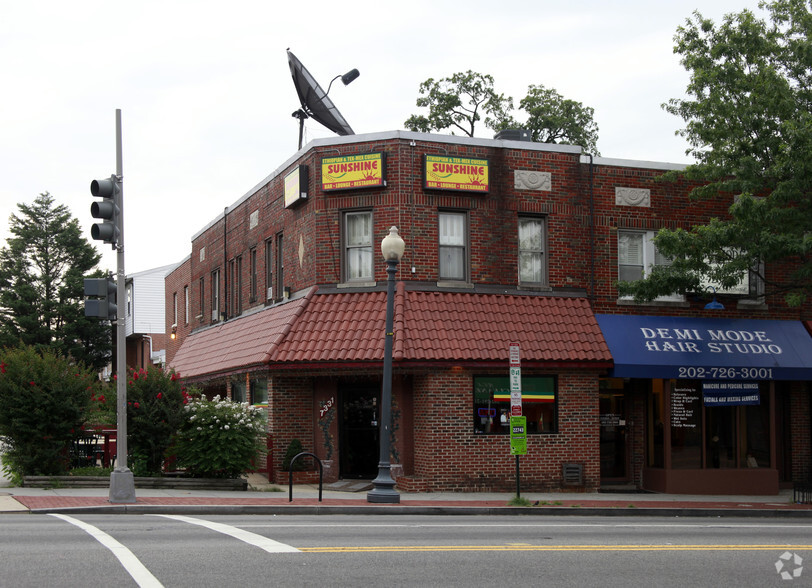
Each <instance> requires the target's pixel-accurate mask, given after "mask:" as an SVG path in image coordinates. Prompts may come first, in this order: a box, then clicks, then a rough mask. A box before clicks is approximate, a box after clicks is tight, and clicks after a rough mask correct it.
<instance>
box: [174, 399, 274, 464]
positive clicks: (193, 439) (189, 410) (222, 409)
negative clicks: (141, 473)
mask: <svg viewBox="0 0 812 588" xmlns="http://www.w3.org/2000/svg"><path fill="white" fill-rule="evenodd" d="M185 415H186V418H185V420H184V421H183V423H182V424H181V427H180V432H179V433H178V436H177V439H176V443H175V446H174V450H175V455H176V457H177V458H178V465H180V466H181V467H185V468H186V469H187V470H188V471H189V472H190V473H191V474H192V475H193V476H195V477H201V478H235V477H237V476H239V475H241V474H243V473H245V472H247V471H248V470H250V469H251V467H252V463H253V460H254V458H255V457H256V455H257V453H258V452H259V451H261V450H262V444H261V442H260V436H261V434H262V433H263V431H264V429H265V426H264V419H263V415H262V411H261V409H259V408H254V407H253V406H250V405H249V404H248V403H247V402H243V403H239V402H232V401H231V400H228V399H221V398H220V397H219V396H215V397H214V398H213V399H211V400H207V399H205V398H199V399H193V400H191V401H190V402H189V404H187V405H186V407H185Z"/></svg>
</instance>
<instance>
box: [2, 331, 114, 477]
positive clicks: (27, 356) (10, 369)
mask: <svg viewBox="0 0 812 588" xmlns="http://www.w3.org/2000/svg"><path fill="white" fill-rule="evenodd" d="M100 385H101V384H100V382H99V381H98V379H97V378H96V376H95V375H94V374H92V373H91V372H89V371H88V370H87V369H86V368H84V367H83V366H81V365H79V364H77V363H75V362H74V361H72V360H70V359H68V358H66V357H63V356H60V355H57V354H54V353H52V352H50V351H48V350H39V351H38V350H36V349H34V348H33V347H18V348H13V349H3V350H2V351H0V437H4V438H5V444H6V453H5V455H4V457H3V460H4V463H5V468H6V469H8V470H9V471H10V472H11V473H13V474H14V475H15V476H22V475H49V476H50V475H63V474H65V472H66V471H67V469H68V462H69V459H68V455H69V447H70V443H71V441H73V440H74V439H76V438H77V437H79V436H80V435H81V434H82V429H83V424H84V421H85V418H86V416H87V412H88V410H89V406H90V403H91V400H90V398H91V395H93V394H94V389H95V387H97V386H100Z"/></svg>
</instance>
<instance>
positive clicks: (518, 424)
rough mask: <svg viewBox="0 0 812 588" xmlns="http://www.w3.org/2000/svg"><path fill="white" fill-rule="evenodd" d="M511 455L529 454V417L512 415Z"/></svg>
mask: <svg viewBox="0 0 812 588" xmlns="http://www.w3.org/2000/svg"><path fill="white" fill-rule="evenodd" d="M510 455H527V417H523V416H511V417H510Z"/></svg>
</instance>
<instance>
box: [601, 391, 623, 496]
mask: <svg viewBox="0 0 812 588" xmlns="http://www.w3.org/2000/svg"><path fill="white" fill-rule="evenodd" d="M626 423H627V415H626V394H625V393H624V392H623V391H622V390H617V391H616V390H609V391H602V392H601V394H600V426H601V435H600V448H601V449H600V451H601V482H602V483H610V484H611V483H621V482H626V481H628V471H629V470H628V459H629V457H628V451H627V444H626V436H627V424H626Z"/></svg>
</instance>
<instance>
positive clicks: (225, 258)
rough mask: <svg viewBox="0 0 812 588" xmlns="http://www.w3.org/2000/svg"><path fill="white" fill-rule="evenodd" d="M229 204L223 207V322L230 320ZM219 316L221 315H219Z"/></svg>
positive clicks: (221, 311) (221, 314)
mask: <svg viewBox="0 0 812 588" xmlns="http://www.w3.org/2000/svg"><path fill="white" fill-rule="evenodd" d="M227 218H228V206H226V207H225V208H224V209H223V280H222V281H223V308H222V309H220V316H222V317H223V322H225V321H227V320H228V230H227V229H228V227H227V226H226V219H227ZM218 318H219V317H218Z"/></svg>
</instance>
